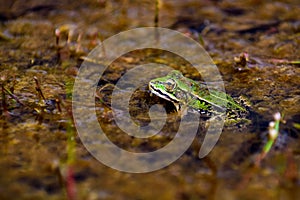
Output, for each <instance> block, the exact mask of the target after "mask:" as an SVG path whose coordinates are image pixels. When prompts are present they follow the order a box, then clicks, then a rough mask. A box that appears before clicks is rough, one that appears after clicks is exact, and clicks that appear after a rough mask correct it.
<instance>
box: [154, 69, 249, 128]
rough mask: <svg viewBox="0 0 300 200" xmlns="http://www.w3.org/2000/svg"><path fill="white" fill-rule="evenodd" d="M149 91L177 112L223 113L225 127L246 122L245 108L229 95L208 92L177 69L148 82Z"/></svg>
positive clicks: (210, 114) (215, 114)
mask: <svg viewBox="0 0 300 200" xmlns="http://www.w3.org/2000/svg"><path fill="white" fill-rule="evenodd" d="M149 89H150V91H151V93H153V94H155V95H157V96H158V97H161V98H163V99H165V100H167V101H170V102H172V103H173V104H174V106H175V108H176V111H177V112H182V111H183V110H185V111H186V110H187V107H189V108H192V109H194V110H197V111H199V112H200V113H201V115H202V116H208V117H211V116H217V115H219V114H225V113H226V119H225V125H231V124H236V123H240V122H249V120H247V119H246V116H247V115H248V111H247V109H246V108H245V107H244V106H242V105H240V104H239V103H238V102H237V101H236V100H235V99H234V98H232V97H231V96H230V95H228V94H226V93H224V92H222V91H220V90H218V89H211V88H210V89H209V87H208V86H207V84H204V83H200V82H197V81H194V80H192V79H189V78H186V77H184V76H183V75H182V73H181V72H180V71H177V70H173V71H171V72H169V74H168V75H167V76H165V77H160V78H156V79H153V80H151V81H150V82H149ZM185 111H184V112H185Z"/></svg>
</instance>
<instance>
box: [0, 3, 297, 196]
mask: <svg viewBox="0 0 300 200" xmlns="http://www.w3.org/2000/svg"><path fill="white" fill-rule="evenodd" d="M161 2H162V4H161V9H160V15H159V19H160V20H159V26H161V27H168V28H172V29H175V30H179V31H182V32H184V33H185V34H186V35H190V36H191V37H193V38H194V39H196V40H199V39H198V36H199V35H200V36H201V37H202V39H201V40H200V41H199V42H200V43H201V44H202V45H203V47H204V48H205V49H206V50H207V52H208V53H209V54H210V56H211V57H212V58H213V60H214V62H215V63H216V64H217V66H218V68H219V70H220V72H221V74H222V76H223V80H224V82H225V87H226V91H227V92H228V93H229V94H230V95H232V96H236V97H238V96H240V95H244V96H246V97H247V98H248V99H249V100H250V102H251V103H252V106H251V108H250V110H251V113H252V114H251V119H252V124H251V125H248V126H246V127H238V126H234V127H227V128H225V129H224V131H223V133H222V135H221V138H220V140H219V142H218V144H217V146H216V147H215V148H214V149H213V151H212V152H211V153H210V154H209V156H208V157H206V158H205V159H201V160H200V159H199V158H198V157H197V153H198V151H199V148H200V145H199V141H202V139H203V138H202V136H201V134H198V136H197V140H195V142H194V143H193V145H192V146H191V147H190V148H189V149H188V151H187V152H186V153H185V154H184V155H183V156H182V157H181V158H180V159H178V160H177V161H176V162H174V163H173V164H171V165H170V166H168V167H166V168H164V169H161V170H159V171H156V172H151V173H147V174H130V173H123V172H118V171H116V170H113V169H111V168H109V167H106V166H104V165H103V164H101V163H100V162H98V161H97V160H96V159H94V158H93V157H92V156H91V155H90V153H89V152H88V151H87V150H86V149H85V147H84V146H83V145H82V143H81V141H80V139H79V138H78V137H76V138H75V141H76V146H75V150H76V156H75V160H73V161H72V166H73V169H74V179H75V183H76V186H75V188H76V196H77V199H253V198H255V199H299V198H300V192H299V191H300V190H299V189H300V181H299V171H300V154H299V153H300V143H299V141H300V140H299V123H300V107H299V104H300V79H299V75H300V68H299V59H300V58H299V55H300V54H299V53H300V52H299V43H300V17H299V11H300V9H299V3H298V2H297V1H277V2H273V1H264V2H261V1H256V0H246V1H194V0H189V1H184V2H183V1H177V0H176V1H170V0H162V1H161ZM0 5H1V6H0V20H1V25H0V34H1V35H0V73H1V74H0V83H1V87H2V86H3V87H2V88H1V92H0V93H1V97H0V98H1V103H0V105H1V106H0V111H1V112H0V113H1V120H0V125H1V128H0V143H1V145H0V197H1V199H66V198H67V195H66V187H65V185H66V183H65V180H66V178H65V177H66V171H67V169H68V166H69V164H68V163H69V160H70V154H69V153H68V152H67V146H68V145H70V142H68V134H69V132H70V122H69V121H70V118H71V100H70V98H71V95H72V91H71V88H72V85H73V82H74V78H75V75H76V73H77V69H78V68H79V67H80V64H81V62H82V56H85V55H87V53H88V52H89V51H90V50H92V49H93V48H94V47H95V46H96V45H97V42H99V41H100V40H104V39H106V38H108V37H110V36H113V35H115V34H117V33H119V32H121V31H125V30H129V29H132V28H136V27H144V26H153V25H154V22H153V19H154V12H155V3H154V1H146V0H145V1H144V0H143V1H128V0H123V1H121V0H120V1H105V0H98V1H97V0H84V1H78V2H74V1H67V0H64V1H60V2H59V3H58V2H48V1H35V0H30V1H22V0H17V1H13V2H12V3H11V4H10V5H9V4H7V2H6V1H1V2H0ZM57 28H58V30H60V31H61V32H62V37H61V40H60V41H59V47H58V46H57V44H56V38H55V34H54V33H55V29H57ZM65 30H67V32H70V31H74V35H73V37H72V38H71V43H70V44H69V46H66V45H65V44H66V38H67V34H66V33H65V34H64V33H63V32H64V31H65ZM79 35H81V39H80V40H79V41H78V36H79ZM146 39H147V38H145V40H146ZM245 53H247V54H248V55H247V54H245ZM242 54H244V55H246V56H248V58H247V62H246V63H243V58H241V59H240V58H239V56H240V55H242ZM158 55H159V56H158ZM147 62H154V63H160V64H168V65H169V66H171V67H173V68H175V69H177V70H181V71H182V72H183V73H184V75H185V76H187V77H189V78H192V79H194V80H200V77H199V76H197V74H195V73H194V69H193V68H191V67H190V66H189V65H188V64H187V63H186V62H185V61H183V60H182V59H179V58H177V57H175V58H174V57H172V56H170V55H168V54H167V53H161V52H155V51H150V50H147V51H135V52H132V53H130V54H128V55H126V56H124V57H123V58H120V59H118V60H116V61H115V62H114V63H113V64H112V65H111V66H110V68H109V69H108V70H107V71H106V73H105V76H104V77H103V79H102V80H101V81H100V82H99V89H100V92H99V94H98V97H97V98H96V100H97V101H96V102H97V115H98V118H99V121H100V123H101V125H102V126H103V127H104V129H105V131H106V132H107V134H108V135H109V137H110V139H111V140H112V141H113V142H115V143H116V144H118V145H119V146H120V147H122V148H126V149H127V150H131V151H143V152H144V151H149V150H150V151H151V150H154V149H158V148H160V147H162V146H163V145H165V144H167V143H168V142H169V141H170V140H171V139H172V138H173V136H174V135H172V134H171V133H170V132H171V131H170V130H171V129H172V128H173V129H175V130H176V126H177V125H178V119H177V118H176V113H175V112H174V107H172V104H170V103H168V102H166V101H162V100H161V99H159V98H157V97H150V95H149V91H148V88H147V84H145V85H144V86H143V87H141V88H139V90H137V91H136V92H135V93H134V95H133V97H132V99H131V102H130V105H131V106H132V110H131V112H132V113H131V114H132V116H133V118H134V119H135V120H136V121H137V122H139V123H145V124H147V123H149V118H148V117H149V116H148V115H147V109H148V108H149V105H152V104H155V103H158V102H160V103H162V104H163V105H165V106H166V108H167V111H168V112H169V116H170V118H169V121H168V123H170V124H171V125H170V126H169V128H166V129H165V130H164V131H163V134H162V136H160V137H158V138H153V140H151V141H150V142H149V143H147V141H144V140H139V139H133V138H131V137H128V136H126V135H123V134H121V132H120V131H118V130H117V127H116V124H115V123H114V121H113V115H112V111H111V109H110V108H109V105H110V94H111V89H112V88H110V86H108V87H107V88H106V89H105V90H103V89H101V88H103V86H105V85H107V84H115V83H116V82H117V81H118V79H119V78H120V77H121V76H122V75H123V74H124V73H125V72H126V71H128V70H129V69H132V68H133V67H135V66H136V65H138V64H143V63H147ZM34 77H36V78H37V80H38V81H39V84H40V88H41V90H42V93H43V95H44V97H45V99H47V100H52V103H51V102H50V103H49V104H48V105H44V104H42V103H41V102H42V99H43V97H42V96H41V95H39V94H38V92H37V90H36V87H37V86H36V84H35V81H34ZM8 91H10V92H12V93H13V94H9V93H10V92H8ZM3 94H5V95H3ZM55 100H57V101H58V102H59V105H60V107H61V111H60V110H59V108H58V106H57V104H55ZM51 105H52V107H51ZM53 105H56V106H54V107H53ZM44 109H46V110H45V111H43V110H44ZM275 112H280V113H281V114H282V115H283V116H284V120H285V122H282V123H281V124H280V133H281V134H282V135H283V136H282V138H283V139H282V141H283V142H282V145H281V146H282V147H277V148H275V147H274V148H272V150H271V151H270V152H269V153H268V154H267V155H266V157H265V158H264V159H263V160H262V162H261V165H260V166H259V167H258V166H254V164H253V163H254V162H255V160H257V158H258V156H259V155H260V153H261V146H262V143H263V141H264V140H265V137H264V136H262V135H264V134H265V133H266V130H267V126H268V123H269V121H271V120H273V114H274V113H275ZM200 124H201V125H202V126H204V123H202V122H201V123H200ZM297 126H298V128H297ZM202 129H204V128H200V129H199V132H201V131H202ZM71 130H72V129H71ZM67 185H68V184H67Z"/></svg>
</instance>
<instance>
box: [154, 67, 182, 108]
mask: <svg viewBox="0 0 300 200" xmlns="http://www.w3.org/2000/svg"><path fill="white" fill-rule="evenodd" d="M178 73H179V74H180V72H178V71H171V72H170V73H169V74H168V75H167V76H165V77H160V78H156V79H153V80H151V81H150V82H149V89H150V91H151V92H152V93H153V94H155V95H157V96H159V97H161V98H163V99H166V100H168V101H171V102H173V103H174V104H176V103H179V102H180V100H179V99H178V98H177V97H176V91H177V87H178V84H177V78H176V76H177V75H178Z"/></svg>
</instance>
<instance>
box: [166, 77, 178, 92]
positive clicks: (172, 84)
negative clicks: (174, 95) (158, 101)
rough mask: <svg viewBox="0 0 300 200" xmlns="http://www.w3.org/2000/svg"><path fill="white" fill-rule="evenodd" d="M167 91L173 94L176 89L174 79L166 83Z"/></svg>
mask: <svg viewBox="0 0 300 200" xmlns="http://www.w3.org/2000/svg"><path fill="white" fill-rule="evenodd" d="M165 87H166V90H167V91H169V92H171V91H173V90H174V88H175V87H176V83H175V81H174V80H173V79H168V80H167V81H166V83H165Z"/></svg>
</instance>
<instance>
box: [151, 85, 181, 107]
mask: <svg viewBox="0 0 300 200" xmlns="http://www.w3.org/2000/svg"><path fill="white" fill-rule="evenodd" d="M149 88H150V91H151V92H152V93H153V94H155V95H156V96H159V97H160V98H163V99H165V100H167V101H171V102H175V103H179V100H178V99H176V98H172V97H171V96H169V95H166V94H165V93H164V92H162V91H161V90H158V89H155V88H154V87H152V86H151V85H150V84H149Z"/></svg>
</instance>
